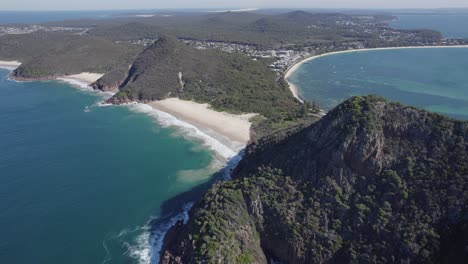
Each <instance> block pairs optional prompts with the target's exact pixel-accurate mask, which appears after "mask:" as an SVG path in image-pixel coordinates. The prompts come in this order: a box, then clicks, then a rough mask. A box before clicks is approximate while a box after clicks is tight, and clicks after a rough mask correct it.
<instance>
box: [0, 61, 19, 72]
mask: <svg viewBox="0 0 468 264" xmlns="http://www.w3.org/2000/svg"><path fill="white" fill-rule="evenodd" d="M20 65H21V62H19V61H2V60H0V69H7V70H10V71H14V70H15V69H16V68H18V67H19V66H20Z"/></svg>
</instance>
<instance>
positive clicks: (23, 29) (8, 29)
mask: <svg viewBox="0 0 468 264" xmlns="http://www.w3.org/2000/svg"><path fill="white" fill-rule="evenodd" d="M87 30H88V28H81V27H46V26H41V25H22V26H8V25H4V26H1V25H0V36H3V35H19V34H31V33H35V32H67V33H78V34H85V32H86V31H87Z"/></svg>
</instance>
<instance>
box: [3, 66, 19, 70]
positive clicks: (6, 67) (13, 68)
mask: <svg viewBox="0 0 468 264" xmlns="http://www.w3.org/2000/svg"><path fill="white" fill-rule="evenodd" d="M16 68H18V67H14V66H2V65H0V69H5V70H9V71H14V70H16Z"/></svg>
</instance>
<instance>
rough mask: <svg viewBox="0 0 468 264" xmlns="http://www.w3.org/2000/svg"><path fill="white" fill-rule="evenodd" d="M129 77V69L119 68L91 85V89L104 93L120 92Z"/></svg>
mask: <svg viewBox="0 0 468 264" xmlns="http://www.w3.org/2000/svg"><path fill="white" fill-rule="evenodd" d="M127 75H128V69H125V68H118V69H115V70H112V71H111V72H109V73H106V74H105V75H104V76H103V77H102V78H100V79H99V80H97V81H96V82H95V83H93V84H91V87H93V89H95V90H100V91H103V92H118V91H119V88H120V86H121V85H122V83H123V82H124V81H125V79H126V78H127Z"/></svg>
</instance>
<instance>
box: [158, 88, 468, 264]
mask: <svg viewBox="0 0 468 264" xmlns="http://www.w3.org/2000/svg"><path fill="white" fill-rule="evenodd" d="M233 177H234V180H231V181H228V182H222V183H218V184H216V185H215V186H213V187H212V188H211V189H210V190H209V191H208V192H207V194H206V195H205V196H204V198H203V199H202V200H201V201H199V202H197V203H196V204H195V206H194V208H193V209H192V210H191V212H190V220H189V221H188V223H187V224H183V223H181V222H179V223H178V224H177V225H175V226H174V227H173V228H172V229H171V230H170V231H169V232H168V234H167V235H166V237H165V245H164V248H163V252H162V255H161V256H162V257H161V262H162V263H164V264H168V263H271V262H270V261H272V260H275V261H279V262H280V263H450V264H452V263H460V264H461V263H467V261H468V250H467V249H468V123H467V122H462V121H456V120H452V119H449V118H447V117H444V116H441V115H438V114H432V113H428V112H426V111H422V110H418V109H415V108H412V107H406V106H402V105H400V104H397V103H391V102H387V101H385V100H384V99H382V98H378V97H374V96H364V97H354V98H351V99H349V100H348V101H346V102H344V103H343V104H341V105H340V106H338V107H337V108H336V109H334V110H332V111H331V112H330V113H328V114H327V116H325V117H324V118H323V119H321V120H320V121H319V122H317V123H316V124H314V125H311V126H309V127H307V128H305V129H302V130H299V131H291V132H290V133H289V135H287V134H283V135H282V136H272V137H269V138H264V139H263V140H261V141H260V142H259V143H258V144H255V145H252V146H250V147H249V148H248V154H247V156H246V157H245V158H244V159H243V160H242V161H241V163H240V164H239V166H238V168H237V169H236V170H235V171H234V173H233Z"/></svg>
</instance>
